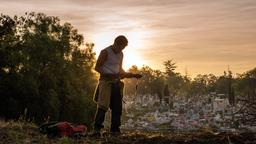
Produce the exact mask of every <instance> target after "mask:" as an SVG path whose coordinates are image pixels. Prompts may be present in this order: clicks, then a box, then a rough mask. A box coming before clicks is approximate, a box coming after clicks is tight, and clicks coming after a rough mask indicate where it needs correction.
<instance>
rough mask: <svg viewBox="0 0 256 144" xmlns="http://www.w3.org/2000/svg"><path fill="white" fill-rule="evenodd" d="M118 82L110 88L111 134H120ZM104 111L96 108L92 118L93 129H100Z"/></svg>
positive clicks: (120, 103) (120, 97)
mask: <svg viewBox="0 0 256 144" xmlns="http://www.w3.org/2000/svg"><path fill="white" fill-rule="evenodd" d="M120 88H121V87H120V84H119V82H117V83H113V84H112V86H111V97H110V109H111V129H110V131H111V132H120V128H119V127H120V125H121V115H122V95H121V91H120V90H121V89H120ZM105 115H106V111H105V110H103V109H101V108H97V112H96V114H95V118H94V129H95V130H98V131H99V130H100V129H102V128H103V127H104V126H103V122H104V120H105Z"/></svg>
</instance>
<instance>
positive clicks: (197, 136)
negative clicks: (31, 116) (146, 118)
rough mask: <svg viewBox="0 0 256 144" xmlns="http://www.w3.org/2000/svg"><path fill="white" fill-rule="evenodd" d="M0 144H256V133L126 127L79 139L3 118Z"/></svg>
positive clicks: (0, 122)
mask: <svg viewBox="0 0 256 144" xmlns="http://www.w3.org/2000/svg"><path fill="white" fill-rule="evenodd" d="M0 143H1V144H16V143H17V144H23V143H24V144H31V143H33V144H37V143H38V144H49V143H50V144H72V143H82V144H83V143H85V144H87V143H122V144H125V143H129V144H131V143H139V144H145V143H147V144H150V143H152V144H153V143H155V144H161V143H172V144H182V143H188V144H198V143H199V144H200V143H202V144H209V143H211V144H215V143H216V144H219V143H221V144H222V143H225V144H240V143H245V144H253V143H256V133H252V132H243V133H214V132H212V131H209V130H200V131H195V132H187V133H180V132H150V131H129V130H124V131H123V133H122V134H121V135H118V136H117V135H115V136H112V135H110V134H107V133H106V134H105V135H103V136H102V137H89V136H84V137H80V138H68V137H61V138H48V137H47V136H46V135H44V134H41V133H40V132H39V130H38V128H37V126H36V125H35V124H33V123H25V122H19V121H18V122H14V121H9V122H4V121H0Z"/></svg>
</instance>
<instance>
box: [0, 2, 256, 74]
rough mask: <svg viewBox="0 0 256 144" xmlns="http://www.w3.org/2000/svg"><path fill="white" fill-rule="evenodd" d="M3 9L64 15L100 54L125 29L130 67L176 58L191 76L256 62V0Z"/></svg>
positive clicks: (11, 5)
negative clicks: (91, 42) (92, 43)
mask: <svg viewBox="0 0 256 144" xmlns="http://www.w3.org/2000/svg"><path fill="white" fill-rule="evenodd" d="M0 9H1V13H3V14H8V15H14V14H17V15H24V13H25V12H31V11H35V12H43V13H46V14H47V15H53V16H58V17H60V19H61V20H62V21H67V22H70V23H72V25H74V26H75V27H76V28H77V29H78V30H79V32H80V33H83V35H84V37H85V39H86V40H87V41H93V42H94V43H95V45H96V46H95V49H96V52H97V54H98V52H99V51H100V50H101V49H103V48H104V47H106V46H108V45H110V44H112V42H113V39H114V38H115V37H116V36H117V35H119V34H124V35H126V36H127V37H128V39H129V46H128V47H127V49H126V50H125V59H124V63H125V67H128V66H130V65H132V64H133V63H134V64H136V63H137V64H138V65H139V66H141V65H143V64H146V65H149V66H150V67H152V68H154V69H162V68H163V65H162V63H163V61H165V60H168V59H173V60H174V61H175V62H176V63H177V66H178V69H177V71H179V72H181V73H183V74H184V72H185V69H187V71H188V74H189V75H190V76H195V75H197V74H199V73H201V74H205V73H213V74H216V75H220V74H222V73H223V71H224V70H227V68H228V66H229V67H230V69H231V70H232V71H233V72H234V73H242V72H245V71H247V70H250V69H252V68H254V67H256V27H255V26H256V1H255V0H157V1H154V0H126V1H121V0H72V1H71V0H51V1H50V0H40V1H37V0H26V1H21V0H0ZM135 62H136V63H135Z"/></svg>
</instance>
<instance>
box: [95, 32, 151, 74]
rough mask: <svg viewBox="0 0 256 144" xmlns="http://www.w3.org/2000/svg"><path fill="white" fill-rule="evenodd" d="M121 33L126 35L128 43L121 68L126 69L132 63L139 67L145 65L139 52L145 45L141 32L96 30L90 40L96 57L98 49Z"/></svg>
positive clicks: (109, 43)
mask: <svg viewBox="0 0 256 144" xmlns="http://www.w3.org/2000/svg"><path fill="white" fill-rule="evenodd" d="M120 34H123V35H125V36H126V37H127V39H128V41H129V43H128V46H127V47H126V48H125V50H124V51H123V52H124V60H123V68H124V70H128V69H129V68H130V67H131V66H132V65H137V66H138V67H141V66H142V65H145V64H146V63H145V60H143V57H142V54H140V51H139V49H141V48H144V47H145V46H146V45H145V44H144V43H143V40H142V36H143V35H142V33H141V32H135V31H132V32H127V33H117V32H98V34H97V35H94V36H93V39H92V41H93V42H94V43H95V51H96V56H97V57H98V55H99V53H100V51H101V50H102V49H104V48H106V47H107V46H109V45H111V44H112V43H113V41H114V39H115V38H116V36H118V35H120Z"/></svg>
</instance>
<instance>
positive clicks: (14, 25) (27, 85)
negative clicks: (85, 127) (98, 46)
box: [0, 13, 96, 123]
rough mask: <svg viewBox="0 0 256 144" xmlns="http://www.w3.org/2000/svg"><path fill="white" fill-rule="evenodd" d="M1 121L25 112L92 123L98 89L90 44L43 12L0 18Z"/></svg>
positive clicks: (36, 116)
mask: <svg viewBox="0 0 256 144" xmlns="http://www.w3.org/2000/svg"><path fill="white" fill-rule="evenodd" d="M0 35H1V37H0V56H1V57H0V95H1V99H2V100H3V101H1V104H0V105H1V106H0V107H1V110H0V116H2V117H5V118H18V117H19V116H20V115H21V114H22V113H23V112H24V110H26V111H27V116H28V117H29V118H30V119H34V120H35V121H36V122H42V121H44V119H50V120H68V121H72V122H88V123H90V122H91V121H92V117H93V116H92V113H93V111H94V108H95V105H94V104H93V103H92V100H91V99H92V95H93V92H94V86H95V84H96V75H95V73H94V72H93V66H94V63H95V53H94V52H93V46H94V45H93V44H86V45H85V48H84V49H82V46H84V44H83V43H84V39H83V36H82V35H81V34H79V33H78V30H77V29H75V28H74V27H73V26H72V25H71V24H70V23H64V24H61V22H60V20H59V18H58V17H53V16H46V15H45V14H43V13H26V14H25V15H24V16H21V17H17V16H14V17H13V18H11V17H9V16H7V15H1V17H0Z"/></svg>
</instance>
